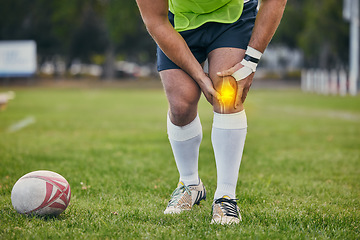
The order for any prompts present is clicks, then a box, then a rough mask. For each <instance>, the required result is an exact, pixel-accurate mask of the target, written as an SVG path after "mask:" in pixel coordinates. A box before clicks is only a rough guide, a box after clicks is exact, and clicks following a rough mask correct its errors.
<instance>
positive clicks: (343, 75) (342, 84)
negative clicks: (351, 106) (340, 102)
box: [339, 70, 347, 96]
mask: <svg viewBox="0 0 360 240" xmlns="http://www.w3.org/2000/svg"><path fill="white" fill-rule="evenodd" d="M346 82H347V79H346V72H345V71H344V70H341V71H340V73H339V93H340V95H341V96H345V95H346Z"/></svg>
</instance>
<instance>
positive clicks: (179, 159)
mask: <svg viewBox="0 0 360 240" xmlns="http://www.w3.org/2000/svg"><path fill="white" fill-rule="evenodd" d="M167 131H168V136H169V141H170V144H171V148H172V150H173V154H174V157H175V162H176V166H177V169H178V171H179V174H180V181H182V182H183V183H184V184H185V185H197V184H199V175H198V158H199V148H200V143H201V140H202V127H201V122H200V118H199V116H198V115H197V116H196V118H195V119H194V120H193V121H192V122H191V123H189V124H188V125H185V126H182V127H179V126H176V125H174V124H173V123H172V122H171V120H170V117H169V115H168V117H167Z"/></svg>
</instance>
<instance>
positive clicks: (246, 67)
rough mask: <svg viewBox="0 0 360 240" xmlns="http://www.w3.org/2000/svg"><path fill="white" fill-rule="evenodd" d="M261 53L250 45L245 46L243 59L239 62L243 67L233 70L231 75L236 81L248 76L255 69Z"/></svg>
mask: <svg viewBox="0 0 360 240" xmlns="http://www.w3.org/2000/svg"><path fill="white" fill-rule="evenodd" d="M261 56H262V53H261V52H260V51H258V50H256V49H255V48H252V47H250V46H248V47H247V49H246V52H245V57H244V59H243V60H242V61H241V62H240V63H241V64H242V65H243V67H242V68H240V69H239V70H237V71H236V72H234V73H233V74H232V75H231V76H233V77H234V78H235V80H236V81H240V80H243V79H245V78H246V77H248V76H249V75H250V74H251V73H253V72H255V71H256V67H257V65H258V63H259V61H260V58H261Z"/></svg>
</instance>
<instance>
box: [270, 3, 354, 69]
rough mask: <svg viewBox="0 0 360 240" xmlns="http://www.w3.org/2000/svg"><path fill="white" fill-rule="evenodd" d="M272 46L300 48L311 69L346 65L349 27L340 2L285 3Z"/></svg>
mask: <svg viewBox="0 0 360 240" xmlns="http://www.w3.org/2000/svg"><path fill="white" fill-rule="evenodd" d="M273 43H277V44H284V45H286V46H289V47H294V48H300V49H302V50H303V52H304V55H305V63H306V65H307V66H311V67H321V68H332V67H339V66H343V65H345V64H346V63H347V62H348V52H349V50H348V43H349V27H348V23H346V22H345V21H344V20H343V18H342V1H338V0H318V1H312V0H293V1H288V3H287V6H286V9H285V13H284V16H283V20H282V22H281V24H280V26H279V29H278V30H277V32H276V34H275V36H274V39H273Z"/></svg>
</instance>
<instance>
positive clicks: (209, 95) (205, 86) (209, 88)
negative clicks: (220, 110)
mask: <svg viewBox="0 0 360 240" xmlns="http://www.w3.org/2000/svg"><path fill="white" fill-rule="evenodd" d="M199 86H200V88H201V90H202V92H203V93H204V95H205V98H206V99H207V101H208V102H209V103H210V104H213V102H214V98H215V99H217V100H218V101H220V99H221V96H220V94H219V93H218V92H217V91H216V90H215V88H214V85H213V83H212V81H211V79H210V78H209V77H206V78H203V80H202V81H201V82H199Z"/></svg>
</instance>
